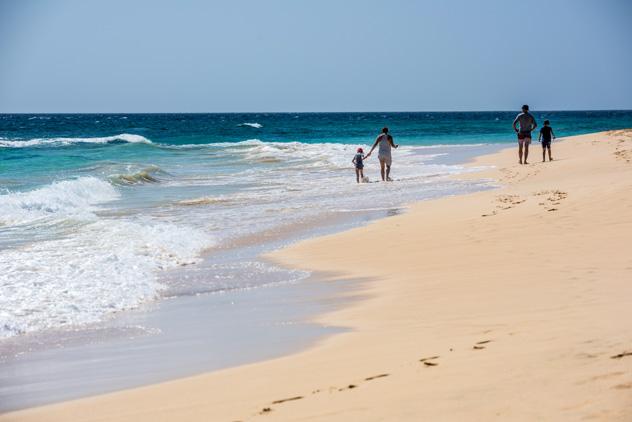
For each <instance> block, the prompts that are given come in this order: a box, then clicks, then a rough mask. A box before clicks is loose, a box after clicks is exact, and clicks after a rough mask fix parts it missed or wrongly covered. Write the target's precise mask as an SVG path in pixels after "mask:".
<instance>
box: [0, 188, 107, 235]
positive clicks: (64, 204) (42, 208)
mask: <svg viewBox="0 0 632 422" xmlns="http://www.w3.org/2000/svg"><path fill="white" fill-rule="evenodd" d="M117 198H119V193H118V192H117V191H116V189H115V188H114V187H113V186H112V185H111V184H109V183H108V182H105V181H103V180H100V179H97V178H96V177H92V176H88V177H80V178H78V179H72V180H63V181H59V182H53V183H51V184H49V185H46V186H43V187H41V188H39V189H34V190H31V191H26V192H9V193H6V194H3V195H0V223H2V224H3V225H16V224H30V223H34V222H37V221H40V220H51V219H55V220H59V219H70V218H72V219H80V220H91V219H93V218H94V214H93V211H94V210H95V206H96V205H98V204H102V203H105V202H108V201H112V200H115V199H117Z"/></svg>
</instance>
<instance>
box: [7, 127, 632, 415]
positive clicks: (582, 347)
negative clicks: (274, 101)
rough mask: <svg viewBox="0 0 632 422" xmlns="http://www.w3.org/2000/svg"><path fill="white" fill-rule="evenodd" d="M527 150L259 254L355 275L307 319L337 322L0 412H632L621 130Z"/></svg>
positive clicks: (628, 185)
mask: <svg viewBox="0 0 632 422" xmlns="http://www.w3.org/2000/svg"><path fill="white" fill-rule="evenodd" d="M541 157H542V156H541V148H540V146H539V145H538V144H537V143H534V145H532V149H531V156H530V162H531V164H529V165H525V166H522V165H519V164H518V159H517V154H516V150H515V148H508V149H505V150H502V151H501V152H499V153H495V154H492V155H487V156H483V157H479V158H478V159H477V160H476V161H475V162H474V163H473V165H476V166H490V170H488V171H486V172H484V173H471V174H467V176H465V175H461V176H459V177H469V178H490V179H495V180H496V181H497V183H498V186H499V187H498V189H494V190H489V191H484V192H478V193H474V194H468V195H462V196H453V197H448V198H443V199H438V200H432V201H424V202H419V203H416V204H413V205H412V206H411V207H410V209H409V210H408V212H406V213H404V214H402V215H398V216H394V217H390V218H386V219H382V220H379V221H376V222H373V223H370V224H369V225H367V226H365V227H361V228H357V229H353V230H350V231H346V232H344V233H339V234H335V235H331V236H325V237H320V238H315V239H311V240H307V241H303V242H300V243H298V244H295V245H293V246H291V247H289V248H287V249H284V250H281V251H278V252H274V253H272V254H271V255H270V256H269V258H271V259H272V260H274V261H277V262H278V263H280V264H283V265H286V266H290V267H294V268H298V269H305V270H310V271H318V272H321V273H324V274H327V276H328V277H331V278H335V279H338V280H340V279H343V280H344V279H346V280H349V281H350V282H354V283H358V280H359V282H360V285H361V287H362V288H361V290H360V296H361V298H360V299H359V300H354V301H352V303H351V304H350V305H349V306H347V307H344V309H342V310H339V311H336V312H334V313H329V314H326V315H323V316H321V317H319V319H318V322H320V323H322V324H325V325H332V326H337V327H346V328H349V331H347V332H344V333H341V334H337V335H334V336H331V337H328V338H326V339H325V340H323V341H321V342H320V343H318V344H317V345H316V346H314V347H312V348H310V349H308V350H307V351H304V352H301V353H298V354H294V355H290V356H287V357H283V358H279V359H274V360H269V361H264V362H260V363H255V364H250V365H245V366H240V367H236V368H231V369H226V370H222V371H217V372H213V373H208V374H201V375H198V376H195V377H190V378H185V379H180V380H175V381H171V382H166V383H161V384H156V385H151V386H147V387H142V388H137V389H132V390H125V391H120V392H116V393H111V394H106V395H101V396H96V397H91V398H87V399H80V400H76V401H70V402H64V403H60V404H55V405H50V406H44V407H39V408H33V409H27V410H23V411H18V412H13V413H7V414H4V415H2V416H0V421H2V422H4V421H106V420H107V421H152V422H153V421H176V420H177V421H198V420H199V421H246V420H275V421H276V420H279V421H281V420H288V421H289V420H291V421H307V420H310V421H314V420H319V421H377V420H383V421H418V420H431V421H438V420H454V421H463V420H468V421H469V420H474V421H484V420H490V419H493V418H498V419H499V420H524V421H533V420H550V421H560V420H584V419H585V420H608V421H629V420H632V330H630V325H631V324H630V321H632V284H631V283H630V281H631V280H632V253H631V252H632V248H631V247H630V237H631V235H632V195H631V193H632V130H625V131H623V130H620V131H611V132H601V133H595V134H590V135H583V136H576V137H572V138H566V139H564V140H562V141H560V142H555V143H554V144H553V157H554V159H555V161H553V162H546V163H541V162H540V160H541ZM369 165H375V162H373V163H369ZM492 167H493V168H492ZM395 168H396V167H395ZM357 293H358V291H357V290H355V291H354V294H357Z"/></svg>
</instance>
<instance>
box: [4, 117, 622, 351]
mask: <svg viewBox="0 0 632 422" xmlns="http://www.w3.org/2000/svg"><path fill="white" fill-rule="evenodd" d="M516 114H517V113H516V112H476V113H475V112H468V113H441V112H434V113H425V112H419V113H270V114H268V113H248V114H32V115H31V114H19V115H10V114H4V115H0V344H1V342H2V341H3V339H4V340H6V339H9V338H14V337H16V336H23V335H26V334H29V333H42V332H46V331H49V330H60V329H61V330H63V329H77V328H81V327H88V326H91V325H93V324H98V323H100V322H101V321H103V320H105V319H107V318H110V317H111V316H112V315H115V314H117V313H119V312H121V311H125V310H133V309H137V308H138V307H139V306H142V305H143V304H146V303H154V302H156V303H159V302H160V301H161V299H165V298H169V297H176V296H186V295H198V294H204V293H213V292H222V291H232V290H240V289H244V290H245V289H253V288H264V287H265V288H270V287H272V288H273V287H274V286H277V285H285V284H287V283H296V282H298V281H300V280H303V279H304V278H305V277H307V275H308V274H307V273H305V272H302V271H294V270H289V269H284V268H279V267H277V266H275V265H273V264H270V263H267V262H265V261H262V260H259V259H257V258H256V256H254V255H253V254H245V255H244V254H240V253H239V251H241V250H244V248H251V250H252V248H253V247H255V250H256V246H257V245H262V244H264V243H265V244H266V245H270V244H274V242H272V243H271V239H272V240H274V239H275V238H278V239H281V238H283V239H288V237H287V236H286V234H287V233H288V232H293V231H295V232H298V231H301V230H302V232H303V233H309V232H310V231H309V229H310V228H313V227H315V226H327V225H330V226H332V225H335V224H342V225H343V226H344V225H345V224H347V226H348V225H353V224H360V223H361V222H362V221H366V218H367V216H377V215H387V214H388V213H389V212H391V211H392V210H397V209H399V208H401V207H403V206H404V205H405V204H407V203H410V202H412V201H416V200H422V199H428V198H434V197H439V196H445V195H454V194H459V193H465V192H472V191H476V190H480V189H486V188H489V187H490V185H489V183H488V181H467V182H466V181H456V180H454V179H452V178H449V177H447V176H450V175H453V174H458V173H462V172H465V171H473V170H475V169H471V168H466V167H465V166H464V165H463V163H464V162H465V161H466V160H467V159H468V158H469V157H472V156H474V155H477V154H480V153H483V152H486V151H490V150H493V149H497V148H499V147H501V146H503V145H512V144H513V143H514V142H515V140H514V134H513V131H512V128H511V123H512V121H513V118H514V117H515V115H516ZM533 114H534V116H535V117H536V119H537V120H538V123H541V122H542V121H543V120H544V119H549V120H550V121H551V125H552V126H553V128H554V130H555V133H556V135H557V136H558V137H563V136H570V135H577V134H582V133H588V132H596V131H602V130H609V129H620V128H625V127H632V112H631V111H582V112H537V111H536V112H534V113H533ZM383 126H388V127H389V128H390V130H391V133H392V135H393V137H394V139H395V142H396V143H398V144H400V145H401V147H400V148H399V149H397V150H396V151H394V153H393V173H392V177H393V178H394V179H395V181H394V182H393V183H366V184H360V185H358V184H356V183H355V174H354V170H353V166H352V164H351V159H352V158H353V155H354V153H355V150H356V149H357V148H358V147H363V148H365V151H366V150H367V148H368V147H369V146H370V144H371V143H372V141H373V140H374V139H375V136H376V135H377V134H378V132H379V130H380V129H381V128H382V127H383ZM553 149H555V146H554V145H553ZM366 166H367V167H366V170H365V171H366V174H367V176H369V178H370V180H371V182H376V181H377V180H378V178H379V166H378V164H377V161H376V160H375V158H372V159H370V160H368V161H367V163H366ZM299 237H300V236H299ZM290 238H291V236H290ZM258 252H264V250H258ZM218 254H219V255H221V256H223V257H224V258H222V259H213V256H216V255H218ZM226 256H234V257H238V258H235V259H228V258H226Z"/></svg>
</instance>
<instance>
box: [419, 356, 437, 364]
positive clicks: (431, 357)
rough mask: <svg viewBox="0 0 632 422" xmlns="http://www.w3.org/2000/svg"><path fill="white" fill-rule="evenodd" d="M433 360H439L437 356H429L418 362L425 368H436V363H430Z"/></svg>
mask: <svg viewBox="0 0 632 422" xmlns="http://www.w3.org/2000/svg"><path fill="white" fill-rule="evenodd" d="M435 359H439V356H430V357H428V358H421V359H419V362H421V363H423V364H424V365H426V366H437V365H439V364H438V363H437V362H432V361H433V360H435Z"/></svg>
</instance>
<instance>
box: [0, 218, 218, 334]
mask: <svg viewBox="0 0 632 422" xmlns="http://www.w3.org/2000/svg"><path fill="white" fill-rule="evenodd" d="M212 244H213V242H212V238H211V237H210V236H209V235H206V234H204V233H201V232H200V231H198V230H196V229H193V228H189V227H186V226H179V225H175V224H169V223H157V222H155V221H151V220H142V219H141V220H138V221H115V220H99V221H96V222H94V223H91V224H89V225H87V226H84V227H82V228H81V230H80V231H79V232H78V233H75V234H74V235H72V236H69V237H66V238H61V239H56V240H50V241H45V242H37V243H35V244H31V245H27V246H25V247H22V248H18V249H12V250H3V251H2V252H0V286H11V289H4V288H3V294H2V295H0V338H2V337H10V336H13V335H16V334H24V333H29V332H33V331H39V330H44V329H48V328H62V327H66V326H77V325H83V324H89V323H95V322H98V321H100V320H101V319H102V318H103V317H104V316H105V315H107V314H110V313H113V312H118V311H122V310H125V309H132V308H135V307H137V306H139V305H140V304H142V303H144V302H146V301H148V300H153V299H155V298H156V297H157V295H158V293H159V292H160V291H161V290H163V289H164V288H165V286H164V285H162V284H161V283H159V281H158V274H159V273H160V272H163V271H165V270H168V269H171V268H175V267H177V266H180V265H185V264H192V263H195V262H196V259H197V258H198V256H199V253H200V252H201V251H202V250H203V249H205V248H208V247H210V246H212Z"/></svg>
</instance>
